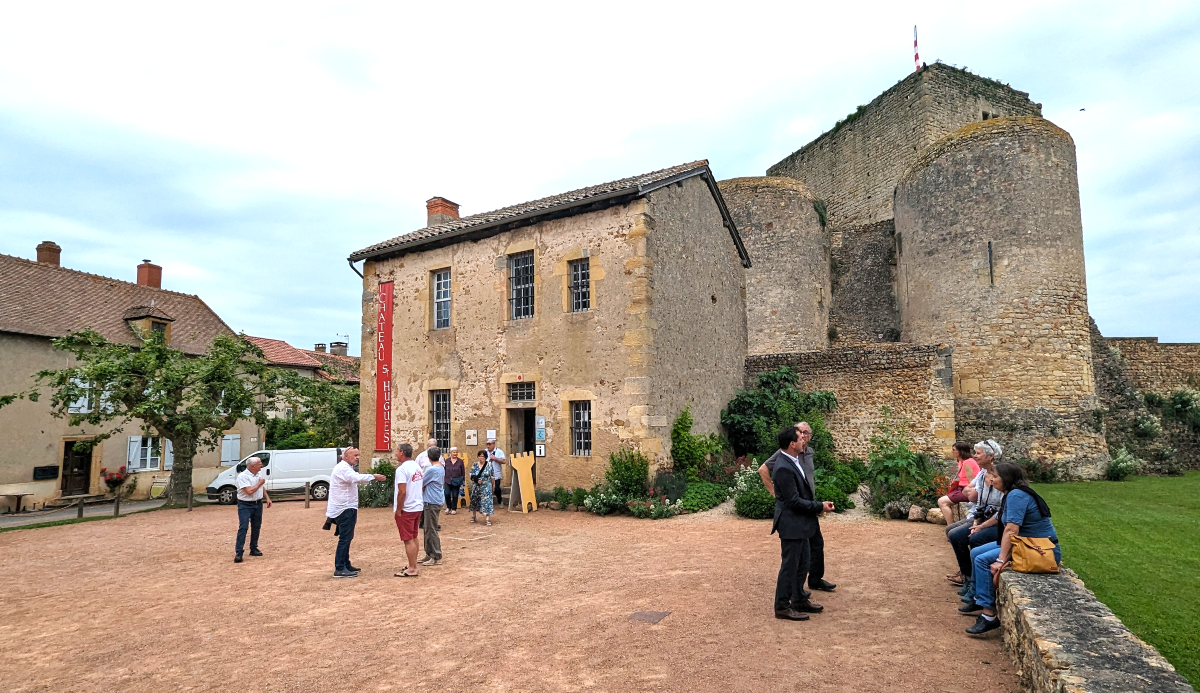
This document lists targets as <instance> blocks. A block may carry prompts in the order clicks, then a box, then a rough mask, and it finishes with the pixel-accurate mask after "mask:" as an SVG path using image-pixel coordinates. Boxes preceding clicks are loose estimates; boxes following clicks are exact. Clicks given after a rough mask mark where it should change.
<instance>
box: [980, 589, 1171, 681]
mask: <svg viewBox="0 0 1200 693" xmlns="http://www.w3.org/2000/svg"><path fill="white" fill-rule="evenodd" d="M997 600H998V601H997V605H998V607H999V614H1000V622H1001V624H1002V625H1003V633H1004V647H1005V649H1006V650H1008V653H1009V654H1010V655H1011V656H1012V658H1013V660H1014V661H1015V662H1016V665H1017V669H1018V671H1019V673H1020V675H1021V681H1022V684H1023V687H1024V689H1025V690H1026V691H1031V692H1032V693H1067V692H1070V693H1129V692H1130V691H1143V692H1145V693H1194V691H1193V689H1192V687H1191V686H1190V685H1188V682H1187V681H1186V680H1185V679H1184V678H1183V677H1182V676H1180V675H1179V674H1178V673H1176V672H1175V668H1174V667H1172V666H1171V664H1170V663H1169V662H1167V660H1166V659H1163V657H1162V656H1161V655H1160V654H1159V653H1158V651H1157V650H1155V649H1154V648H1153V647H1151V646H1150V645H1147V644H1146V643H1145V642H1143V641H1142V640H1141V639H1139V638H1138V637H1137V636H1136V635H1134V634H1133V633H1131V632H1130V631H1129V629H1128V628H1126V627H1125V624H1123V623H1121V619H1119V618H1117V617H1116V616H1115V615H1113V612H1112V611H1111V610H1110V609H1109V608H1108V607H1107V606H1105V605H1104V604H1102V603H1101V602H1100V601H1099V600H1097V599H1096V597H1095V595H1093V594H1092V593H1091V591H1090V590H1088V588H1087V587H1085V586H1084V584H1083V582H1082V581H1080V580H1079V578H1077V577H1076V576H1075V574H1074V573H1072V572H1071V571H1070V570H1064V571H1063V572H1062V573H1060V574H1058V575H1028V574H1024V573H1016V572H1013V571H1005V572H1004V573H1003V574H1002V575H1001V576H1000V589H999V590H998V593H997Z"/></svg>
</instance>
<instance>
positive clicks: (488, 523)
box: [484, 520, 492, 527]
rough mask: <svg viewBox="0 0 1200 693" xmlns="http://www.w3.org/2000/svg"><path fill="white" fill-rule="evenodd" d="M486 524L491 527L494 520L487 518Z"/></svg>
mask: <svg viewBox="0 0 1200 693" xmlns="http://www.w3.org/2000/svg"><path fill="white" fill-rule="evenodd" d="M484 524H486V525H487V526H488V527H491V526H492V521H491V520H487V521H486V522H484Z"/></svg>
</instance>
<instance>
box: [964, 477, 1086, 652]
mask: <svg viewBox="0 0 1200 693" xmlns="http://www.w3.org/2000/svg"><path fill="white" fill-rule="evenodd" d="M996 475H997V476H998V477H1000V485H1001V487H1002V488H1001V489H1000V490H1002V491H1004V492H1005V496H1004V502H1003V503H1001V505H1000V513H999V515H1000V523H1001V524H1002V525H1003V526H1004V534H1003V535H1002V536H1001V537H1000V541H999V542H998V543H997V542H993V543H991V544H984V545H983V546H978V547H976V548H974V549H972V550H971V562H972V571H971V577H972V579H973V580H974V581H975V601H974V602H973V603H971V604H967V605H965V606H963V607H962V608H960V609H959V611H961V612H962V613H964V614H969V613H972V612H974V611H979V610H980V609H982V610H983V613H982V614H980V616H979V618H978V619H976V621H975V625H973V626H971V627H970V628H968V629H967V633H968V634H970V635H981V634H983V633H986V632H988V631H990V630H995V629H996V628H999V627H1000V619H998V618H996V591H995V586H994V583H993V578H994V577H995V576H997V575H999V574H1000V571H1002V570H1004V568H1005V566H1007V565H1008V564H1009V563H1010V562H1011V563H1012V564H1013V568H1014V569H1015V570H1020V571H1021V572H1029V573H1057V572H1058V567H1059V565H1060V564H1061V563H1062V552H1061V551H1060V550H1059V548H1058V533H1057V532H1055V531H1054V524H1053V523H1051V522H1050V506H1048V505H1046V501H1044V500H1042V497H1041V496H1039V495H1038V494H1037V491H1034V490H1033V489H1031V488H1029V481H1028V479H1027V478H1026V477H1025V470H1024V469H1022V468H1021V467H1019V466H1017V465H1015V464H1012V463H1011V462H1001V463H1000V464H997V465H996Z"/></svg>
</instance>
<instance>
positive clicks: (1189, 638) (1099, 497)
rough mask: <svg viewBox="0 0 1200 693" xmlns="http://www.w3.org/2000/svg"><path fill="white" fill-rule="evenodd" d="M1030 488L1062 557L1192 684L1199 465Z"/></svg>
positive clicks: (1198, 678)
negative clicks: (1042, 504) (1170, 473)
mask: <svg viewBox="0 0 1200 693" xmlns="http://www.w3.org/2000/svg"><path fill="white" fill-rule="evenodd" d="M1036 488H1037V491H1038V493H1040V494H1041V495H1042V497H1043V498H1045V499H1046V502H1047V503H1049V504H1050V511H1051V513H1053V517H1052V519H1053V521H1054V527H1055V529H1057V530H1058V537H1059V541H1060V543H1061V545H1062V555H1063V563H1064V564H1066V565H1067V566H1068V567H1069V568H1071V569H1072V570H1074V571H1075V572H1076V573H1078V574H1079V577H1081V578H1083V581H1084V582H1085V583H1087V586H1088V589H1090V590H1092V591H1093V592H1095V593H1096V596H1097V597H1099V598H1100V600H1101V601H1102V602H1104V603H1105V604H1107V605H1108V607H1109V608H1110V609H1112V610H1113V612H1114V613H1116V615H1117V616H1120V617H1121V620H1122V621H1124V622H1125V625H1126V626H1128V627H1129V629H1130V630H1132V631H1133V632H1134V633H1136V634H1137V635H1138V637H1140V638H1142V639H1143V640H1145V641H1146V642H1148V643H1150V644H1151V645H1153V646H1154V647H1156V648H1158V651H1159V652H1160V653H1162V655H1163V656H1164V657H1166V658H1167V660H1169V661H1170V662H1171V664H1173V665H1175V668H1176V669H1177V670H1178V671H1179V673H1180V674H1183V675H1184V676H1185V677H1187V679H1188V681H1189V682H1191V684H1192V685H1193V686H1196V687H1200V472H1189V473H1188V474H1187V475H1186V476H1183V477H1130V478H1129V480H1127V481H1121V482H1111V481H1092V482H1086V483H1073V484H1038V485H1037V486H1036Z"/></svg>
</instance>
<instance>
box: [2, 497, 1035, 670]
mask: <svg viewBox="0 0 1200 693" xmlns="http://www.w3.org/2000/svg"><path fill="white" fill-rule="evenodd" d="M722 510H723V509H717V510H714V511H711V512H709V513H703V514H700V515H691V516H683V517H678V518H673V519H670V520H662V521H649V520H636V519H633V518H627V517H614V518H599V517H595V516H592V515H589V514H585V513H566V512H553V511H540V512H537V513H534V514H531V515H528V516H524V515H520V514H510V513H507V512H501V513H499V514H498V515H497V516H496V517H497V522H496V524H495V525H494V526H493V527H490V528H489V527H484V526H482V525H473V524H470V523H469V522H468V520H469V517H470V516H469V514H464V513H461V512H460V513H459V514H458V515H455V516H445V515H443V519H442V537H443V547H444V551H445V554H446V560H445V563H444V564H443V565H442V566H439V567H435V568H428V569H425V570H423V571H422V573H421V576H420V577H419V578H417V579H402V578H394V577H392V573H393V571H395V570H396V569H398V568H399V567H400V566H401V565H402V561H403V559H402V556H403V551H402V548H401V544H400V540H399V538H398V536H397V534H396V528H395V525H394V524H393V522H392V519H391V513H390V511H389V510H364V511H362V512H361V513H360V517H359V523H358V531H357V536H356V538H355V542H354V550H353V553H352V554H351V555H352V559H353V561H354V563H355V564H356V565H357V566H359V567H361V568H363V573H362V575H361V576H360V577H358V578H356V579H353V580H335V579H333V578H332V572H333V550H334V544H335V539H334V537H333V535H332V532H323V531H321V523H322V519H323V514H324V504H320V503H314V504H313V507H312V508H310V509H307V510H306V509H305V508H304V506H303V503H302V502H282V503H276V504H275V506H274V507H272V508H271V509H269V510H267V511H266V512H265V516H266V517H265V519H264V527H263V538H262V542H261V545H262V549H263V551H264V552H265V554H266V555H265V556H264V557H262V558H250V557H249V556H247V559H246V562H245V563H243V564H240V565H235V564H234V563H233V562H232V559H233V536H234V532H235V530H236V528H237V517H236V511H235V510H234V509H233V508H230V507H202V508H198V509H197V510H196V511H194V512H192V513H187V512H186V511H179V510H162V511H156V512H149V513H144V514H139V515H133V516H129V517H123V518H120V519H116V520H111V521H103V522H89V523H83V524H79V525H70V526H61V527H49V528H42V529H34V530H21V531H14V532H7V533H3V534H0V569H2V570H3V573H4V575H5V576H6V580H5V583H6V584H5V589H4V597H3V600H2V603H3V605H4V609H3V618H2V619H0V651H2V652H3V653H4V656H3V657H0V681H3V682H4V683H5V686H4V687H5V689H6V690H7V691H116V690H121V691H151V690H154V691H164V690H200V691H207V690H214V691H215V690H232V689H240V690H263V691H323V692H331V691H350V690H355V691H359V690H362V691H391V690H395V691H401V690H404V691H468V690H469V691H621V692H622V693H632V692H634V691H645V690H659V691H689V692H697V691H806V692H807V691H812V692H825V691H888V692H892V693H898V692H902V691H920V692H921V693H931V692H942V691H946V692H959V691H961V692H963V693H968V692H969V693H990V692H1000V691H1005V692H1007V691H1017V690H1019V686H1018V682H1017V678H1016V675H1015V673H1014V670H1013V666H1012V663H1011V662H1010V660H1009V659H1008V657H1007V656H1006V655H1005V654H1004V652H1003V649H1002V646H1001V644H1000V641H999V639H998V637H993V638H991V639H988V640H975V639H972V638H969V637H967V636H966V635H964V634H963V632H962V631H963V629H964V628H966V627H967V626H968V625H970V623H971V622H972V621H971V619H969V618H965V617H963V616H960V615H958V614H957V613H956V611H955V607H956V606H957V605H958V604H959V601H958V598H957V596H956V595H955V594H954V591H953V590H952V589H951V587H950V586H949V584H948V583H947V582H946V581H945V579H944V578H943V576H944V575H945V574H946V573H948V572H951V570H952V569H953V558H952V555H951V553H950V550H949V547H948V546H947V544H946V543H945V539H944V537H943V534H942V530H943V528H941V527H935V526H933V525H928V524H924V523H907V522H881V521H872V520H867V519H863V518H831V519H828V520H825V521H824V522H823V529H824V533H825V538H826V539H825V541H826V547H827V552H828V569H827V577H828V578H829V579H830V580H832V581H834V582H836V583H838V585H839V586H838V590H837V592H836V593H834V594H823V593H818V596H817V597H815V598H814V599H816V600H817V601H819V602H820V603H822V604H824V605H825V607H826V610H825V613H824V614H819V615H815V616H813V618H812V620H811V621H808V622H807V623H791V622H785V621H778V620H776V619H775V618H774V617H773V614H772V611H771V600H772V595H773V591H774V584H775V574H776V571H777V570H778V567H779V559H778V555H779V543H778V540H777V539H775V538H774V537H771V536H769V535H768V534H767V533H768V532H769V531H770V525H769V523H767V522H761V521H750V520H743V519H741V518H738V517H736V516H733V515H730V514H728V513H727V512H722ZM636 611H669V612H671V613H670V615H669V616H667V617H666V618H665V619H664V620H662V621H661V622H660V623H658V624H657V625H650V624H647V623H641V622H635V621H631V620H629V619H628V616H629V615H630V614H631V613H633V612H636Z"/></svg>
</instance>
